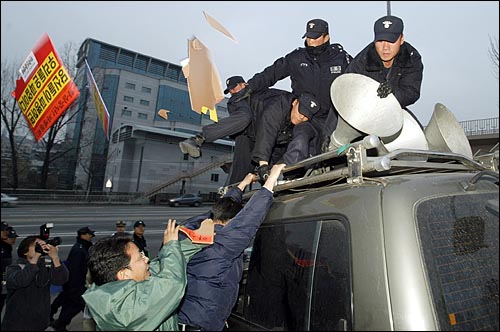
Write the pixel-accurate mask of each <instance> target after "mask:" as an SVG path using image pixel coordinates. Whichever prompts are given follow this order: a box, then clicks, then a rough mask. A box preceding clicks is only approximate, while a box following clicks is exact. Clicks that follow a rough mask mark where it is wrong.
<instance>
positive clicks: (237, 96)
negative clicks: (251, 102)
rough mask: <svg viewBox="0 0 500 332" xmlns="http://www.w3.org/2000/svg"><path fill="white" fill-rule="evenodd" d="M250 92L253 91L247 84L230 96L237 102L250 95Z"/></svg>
mask: <svg viewBox="0 0 500 332" xmlns="http://www.w3.org/2000/svg"><path fill="white" fill-rule="evenodd" d="M252 92H253V91H252V89H251V88H250V87H249V86H248V85H247V86H246V87H245V88H244V89H243V90H241V91H238V92H236V93H235V94H234V95H232V96H231V98H233V102H234V103H237V102H239V101H242V100H243V99H245V98H248V97H250V95H251V94H252Z"/></svg>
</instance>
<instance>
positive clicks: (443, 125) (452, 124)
mask: <svg viewBox="0 0 500 332" xmlns="http://www.w3.org/2000/svg"><path fill="white" fill-rule="evenodd" d="M424 133H425V137H426V139H427V142H428V143H429V149H430V150H433V151H440V152H453V153H458V154H462V155H464V156H466V157H469V158H471V159H472V149H471V147H470V143H469V140H468V139H467V136H465V131H464V129H463V128H462V126H461V125H460V123H458V121H457V119H456V118H455V116H454V115H453V113H452V112H451V111H450V110H448V108H446V106H444V105H443V104H440V103H437V104H436V105H435V106H434V112H433V113H432V116H431V119H430V121H429V124H428V125H427V127H425V130H424Z"/></svg>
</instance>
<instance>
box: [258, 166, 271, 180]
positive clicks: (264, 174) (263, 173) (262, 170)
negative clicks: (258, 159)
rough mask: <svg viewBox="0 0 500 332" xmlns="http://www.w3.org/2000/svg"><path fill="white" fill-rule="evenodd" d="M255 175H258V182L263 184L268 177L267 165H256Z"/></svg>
mask: <svg viewBox="0 0 500 332" xmlns="http://www.w3.org/2000/svg"><path fill="white" fill-rule="evenodd" d="M257 175H258V176H259V182H260V184H262V185H264V183H265V182H266V180H267V178H268V177H269V165H266V164H264V165H261V166H259V167H257Z"/></svg>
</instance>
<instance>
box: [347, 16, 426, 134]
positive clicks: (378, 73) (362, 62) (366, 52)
mask: <svg viewBox="0 0 500 332" xmlns="http://www.w3.org/2000/svg"><path fill="white" fill-rule="evenodd" d="M403 28H404V25H403V20H402V19H401V18H399V17H396V16H383V17H381V18H379V19H378V20H377V21H375V24H374V26H373V30H374V33H375V38H374V41H373V42H371V43H370V44H368V45H367V46H366V47H365V48H364V49H363V50H362V51H361V52H359V54H358V55H356V57H355V58H354V59H353V60H352V62H351V64H350V65H349V67H348V68H347V71H346V72H347V73H357V74H362V75H365V76H368V77H371V78H373V79H374V80H376V81H377V82H379V83H380V86H379V88H378V90H377V94H378V96H379V97H380V98H385V97H387V96H388V95H389V94H390V93H393V94H394V97H396V99H397V100H398V102H399V104H400V105H401V107H402V108H403V109H405V110H406V111H408V113H410V115H412V116H413V118H415V120H417V122H419V121H418V119H417V118H416V117H415V115H414V114H413V113H412V112H411V111H409V110H408V108H407V106H408V105H411V104H414V103H415V102H416V101H417V100H418V99H419V98H420V87H421V85H422V79H423V71H424V65H423V64H422V58H421V56H420V54H419V53H418V51H417V50H416V49H415V48H414V47H413V46H412V45H410V43H408V42H407V41H405V38H404V34H403ZM419 124H420V122H419ZM420 126H422V125H421V124H420Z"/></svg>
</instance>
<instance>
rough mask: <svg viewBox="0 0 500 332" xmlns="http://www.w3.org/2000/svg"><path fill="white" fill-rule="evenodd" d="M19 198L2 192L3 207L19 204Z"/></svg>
mask: <svg viewBox="0 0 500 332" xmlns="http://www.w3.org/2000/svg"><path fill="white" fill-rule="evenodd" d="M17 201H18V198H17V197H14V196H9V195H7V194H4V193H2V207H8V206H14V205H17Z"/></svg>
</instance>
